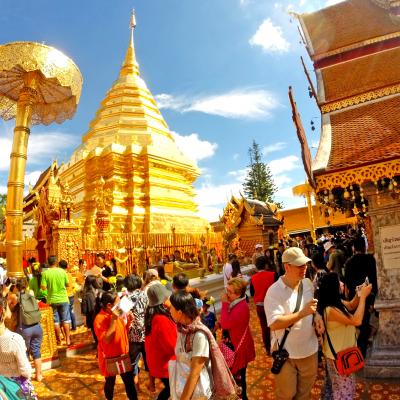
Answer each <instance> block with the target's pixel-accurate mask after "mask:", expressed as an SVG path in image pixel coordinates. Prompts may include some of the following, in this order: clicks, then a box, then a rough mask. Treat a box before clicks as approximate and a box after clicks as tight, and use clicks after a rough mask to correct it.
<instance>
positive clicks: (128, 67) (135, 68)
mask: <svg viewBox="0 0 400 400" xmlns="http://www.w3.org/2000/svg"><path fill="white" fill-rule="evenodd" d="M129 28H130V30H131V37H130V41H129V46H128V50H127V51H126V55H125V60H124V63H123V64H122V68H121V71H120V74H119V75H120V76H126V75H131V74H134V75H139V64H138V63H137V61H136V55H135V45H134V42H133V31H134V30H135V28H136V15H135V10H132V13H131V19H130V22H129Z"/></svg>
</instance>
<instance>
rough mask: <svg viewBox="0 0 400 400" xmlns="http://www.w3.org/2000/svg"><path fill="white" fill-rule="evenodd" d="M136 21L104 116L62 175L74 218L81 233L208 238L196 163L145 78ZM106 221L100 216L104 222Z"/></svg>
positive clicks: (101, 112) (102, 112)
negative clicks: (135, 38)
mask: <svg viewBox="0 0 400 400" xmlns="http://www.w3.org/2000/svg"><path fill="white" fill-rule="evenodd" d="M135 25H136V22H135V16H134V15H132V20H131V38H130V42H129V46H128V50H127V52H126V56H125V60H124V62H123V64H122V67H121V70H120V72H119V76H118V79H117V80H116V81H115V82H114V84H113V86H112V87H111V89H110V90H109V91H108V93H107V95H106V97H105V98H104V100H103V101H102V102H101V106H100V109H99V110H98V111H97V113H96V116H95V118H94V119H93V120H92V122H91V123H90V126H89V130H88V132H87V133H86V134H85V135H84V136H83V138H82V144H81V145H80V146H79V147H78V148H77V149H76V150H75V152H74V153H73V155H72V157H71V159H70V161H69V162H68V163H67V164H65V165H64V166H63V167H62V168H61V171H60V172H61V180H62V181H63V182H68V184H69V186H70V190H71V193H72V195H73V196H74V198H75V205H74V218H75V220H76V219H79V220H80V221H81V224H82V227H83V228H84V233H91V234H95V233H96V227H97V229H99V226H101V228H102V229H103V230H105V231H107V232H111V233H115V234H117V233H119V232H121V233H123V232H127V233H128V232H134V233H149V232H152V233H162V232H165V233H167V232H168V233H170V232H171V226H172V225H173V226H175V228H176V231H177V232H203V231H204V229H205V226H206V225H207V223H206V221H204V220H202V219H201V218H199V217H198V215H197V205H196V203H195V202H194V196H195V192H194V188H193V182H194V180H195V179H196V178H197V177H198V175H199V169H198V167H197V166H196V165H195V163H194V162H193V161H192V160H190V159H188V158H187V157H185V156H184V155H183V154H182V152H181V151H180V150H179V149H178V147H177V145H176V143H175V141H174V139H173V137H172V136H171V133H170V131H169V128H168V126H167V124H166V122H165V121H164V119H163V117H162V115H161V113H160V111H159V109H158V107H157V104H156V102H155V100H154V98H153V96H152V94H151V93H150V91H149V90H148V88H147V86H146V83H145V82H144V81H143V79H142V78H141V77H140V74H139V65H138V63H137V61H136V56H135V49H134V41H133V31H134V28H135ZM100 214H101V215H100Z"/></svg>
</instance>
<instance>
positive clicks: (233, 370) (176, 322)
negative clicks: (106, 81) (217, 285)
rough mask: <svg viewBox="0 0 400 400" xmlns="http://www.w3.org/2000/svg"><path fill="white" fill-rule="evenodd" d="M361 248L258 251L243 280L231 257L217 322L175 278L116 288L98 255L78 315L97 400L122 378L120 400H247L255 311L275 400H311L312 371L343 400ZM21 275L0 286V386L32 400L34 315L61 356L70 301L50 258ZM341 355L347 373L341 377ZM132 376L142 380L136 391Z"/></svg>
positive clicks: (358, 244)
mask: <svg viewBox="0 0 400 400" xmlns="http://www.w3.org/2000/svg"><path fill="white" fill-rule="evenodd" d="M366 248H367V241H366V238H365V236H364V235H362V233H355V234H354V235H353V236H352V237H349V236H346V237H345V236H344V235H340V234H339V235H336V236H332V237H326V236H324V237H320V238H319V239H318V241H317V243H314V242H313V240H312V239H311V240H310V239H309V238H306V239H305V240H304V241H294V240H293V241H292V242H291V243H286V242H285V243H284V242H282V243H280V245H279V248H278V250H277V251H276V250H275V251H274V250H272V249H268V250H267V251H265V252H264V251H263V248H262V245H260V244H258V245H256V247H255V252H254V255H253V262H254V264H255V267H256V272H255V273H254V274H253V275H252V276H251V277H247V276H244V275H242V273H241V266H240V263H239V261H238V259H237V257H236V255H234V254H230V255H229V258H228V260H227V262H226V264H225V265H224V268H223V278H224V287H225V290H224V292H223V294H222V296H221V299H220V300H221V310H220V313H219V314H218V315H217V313H216V312H215V309H211V306H212V305H213V303H214V302H215V300H214V299H212V298H208V297H207V294H206V293H202V292H201V291H199V290H198V289H196V288H193V287H190V285H189V280H188V278H187V276H186V275H185V274H183V273H179V274H176V275H175V276H173V277H169V276H168V275H167V274H165V271H164V268H163V266H162V265H159V266H158V267H155V268H149V269H147V270H146V271H145V273H144V274H143V276H137V275H135V274H129V275H127V276H121V275H118V274H117V271H116V267H115V263H114V262H113V261H112V260H111V262H106V260H105V257H104V255H103V254H101V253H99V254H97V256H96V262H95V264H94V265H93V266H91V267H90V268H87V269H86V267H85V265H84V262H83V261H81V262H80V263H81V264H82V265H81V267H83V269H82V268H81V271H84V276H83V280H82V282H81V284H82V290H81V291H80V295H79V297H80V299H79V301H80V307H81V312H82V314H83V315H84V316H85V317H86V326H87V327H88V328H89V329H90V330H91V332H92V335H93V340H94V341H95V343H96V344H97V359H98V364H99V369H100V372H101V374H102V375H103V376H104V395H105V398H106V399H112V398H113V396H114V386H115V382H116V376H117V375H120V376H121V378H122V381H123V383H124V385H125V390H126V395H127V397H128V398H129V399H137V398H138V397H137V393H138V391H139V390H142V389H144V390H148V391H150V392H152V393H154V394H155V396H156V397H157V399H160V400H162V399H169V398H172V399H181V400H184V399H200V398H201V399H207V398H212V397H213V396H214V397H215V396H219V397H215V398H220V399H224V398H225V399H235V398H236V399H239V398H240V399H247V398H248V395H247V382H246V372H247V366H248V365H249V363H251V362H252V361H254V359H255V347H254V342H253V336H252V332H251V325H252V323H251V322H253V326H254V322H255V321H250V308H249V303H250V302H252V301H254V305H255V309H256V314H257V317H258V320H259V324H260V327H261V332H262V339H263V343H264V347H265V351H266V353H267V355H268V356H272V358H273V366H272V369H271V372H272V373H273V374H275V382H276V393H275V395H276V398H277V399H294V398H296V399H309V398H311V390H312V387H313V385H314V382H315V379H316V376H317V367H318V362H320V363H322V365H323V368H324V370H325V382H324V387H323V391H322V392H323V394H322V398H324V399H335V400H336V399H341V400H345V399H353V398H354V396H355V379H354V371H356V370H357V369H358V368H360V367H362V361H363V357H365V356H366V351H367V347H368V344H369V340H370V337H371V324H370V317H371V315H375V311H374V309H373V304H374V296H375V295H376V293H377V290H378V288H377V277H376V265H375V260H374V257H373V256H372V255H369V254H367V252H366ZM0 262H1V259H0ZM4 269H5V268H3V270H4ZM26 271H27V274H26V276H27V277H26V278H22V279H18V280H15V279H10V278H7V277H6V274H3V275H2V278H1V279H2V282H0V283H1V284H2V293H1V296H0V361H1V362H0V381H1V382H0V384H2V387H3V388H8V389H4V390H9V391H12V390H16V388H18V390H20V393H21V390H22V391H23V393H24V396H25V397H21V398H27V399H28V398H30V399H35V394H34V391H33V386H32V384H31V378H32V368H31V364H30V362H29V358H31V359H32V360H33V364H34V367H35V379H36V380H38V381H40V380H41V379H42V373H41V361H40V360H41V354H40V348H41V342H42V336H43V330H42V328H41V325H40V308H41V307H44V306H46V304H47V306H50V307H51V308H52V310H53V318H54V325H55V333H56V337H57V340H58V341H59V343H60V342H61V341H62V340H64V341H65V343H66V345H69V344H70V343H71V334H70V331H71V330H74V329H76V318H75V314H74V311H73V310H74V303H73V299H74V297H75V298H76V296H75V295H74V288H73V282H74V279H73V278H72V276H71V274H70V273H69V272H68V265H67V263H66V262H65V261H63V260H60V261H59V262H58V261H57V259H56V257H54V256H52V257H50V258H49V259H48V265H46V266H43V265H40V264H38V263H36V262H35V261H34V260H31V262H30V265H29V267H28V268H26ZM251 297H252V299H251ZM356 327H357V329H356ZM357 334H358V338H357V339H356V337H357ZM216 338H218V340H217V339H216ZM358 349H359V352H357V350H358ZM351 351H352V352H353V353H351ZM346 352H347V353H348V354H350V353H351V354H350V356H349V357H352V359H351V360H352V361H354V360H355V359H356V360H357V362H352V363H350V364H351V365H352V368H353V369H350V370H345V371H343V368H342V367H343V365H341V364H340V360H341V357H342V355H343V353H345V354H346ZM349 352H350V353H349ZM354 357H356V358H354ZM142 369H144V370H146V371H147V372H148V376H149V379H148V381H147V382H148V384H147V387H146V388H144V387H143V382H142V381H143V379H142V378H141V374H140V371H141V370H142ZM156 380H159V381H160V382H161V383H162V390H161V391H160V392H159V393H156V387H157V386H156ZM13 385H14V386H13Z"/></svg>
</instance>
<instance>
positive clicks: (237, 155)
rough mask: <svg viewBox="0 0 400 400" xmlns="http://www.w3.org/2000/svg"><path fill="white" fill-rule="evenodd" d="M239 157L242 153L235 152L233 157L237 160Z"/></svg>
mask: <svg viewBox="0 0 400 400" xmlns="http://www.w3.org/2000/svg"><path fill="white" fill-rule="evenodd" d="M239 157H240V154H239V153H235V154H234V155H233V156H232V158H233V159H234V160H235V161H237V160H238V159H239Z"/></svg>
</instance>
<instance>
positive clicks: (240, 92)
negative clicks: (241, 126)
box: [156, 88, 280, 119]
mask: <svg viewBox="0 0 400 400" xmlns="http://www.w3.org/2000/svg"><path fill="white" fill-rule="evenodd" d="M156 98H157V99H161V100H158V101H159V102H158V106H159V107H160V108H166V109H170V110H175V111H180V112H190V111H197V112H202V113H205V114H211V115H218V116H220V117H225V118H245V119H262V118H266V117H270V116H271V115H272V111H273V110H275V109H276V108H278V107H279V105H280V104H279V102H278V100H277V99H276V95H275V94H274V93H272V92H269V91H267V90H261V89H258V90H257V89H245V88H243V89H237V90H232V91H230V92H227V93H221V94H216V95H206V96H202V97H197V98H193V99H189V98H184V97H182V96H176V97H175V96H172V95H169V94H166V93H163V94H160V95H157V96H156Z"/></svg>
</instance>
